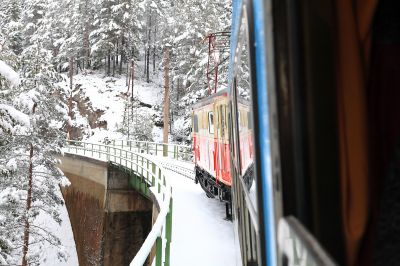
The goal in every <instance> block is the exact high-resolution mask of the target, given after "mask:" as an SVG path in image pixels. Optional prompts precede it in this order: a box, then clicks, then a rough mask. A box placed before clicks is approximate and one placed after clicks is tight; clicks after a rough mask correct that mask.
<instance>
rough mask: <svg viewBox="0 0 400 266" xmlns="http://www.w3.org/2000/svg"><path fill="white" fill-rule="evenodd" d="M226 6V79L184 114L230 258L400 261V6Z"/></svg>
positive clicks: (388, 1) (267, 2)
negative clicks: (229, 237) (230, 244)
mask: <svg viewBox="0 0 400 266" xmlns="http://www.w3.org/2000/svg"><path fill="white" fill-rule="evenodd" d="M232 5H233V8H232V27H231V32H230V43H229V46H230V59H229V73H228V84H227V86H226V88H224V89H221V90H216V89H215V90H214V92H213V93H211V95H210V96H209V97H208V98H206V99H204V100H203V102H202V103H199V105H197V106H195V107H194V108H193V114H192V115H193V120H195V119H197V120H199V121H200V119H201V121H202V123H203V124H202V130H203V131H200V128H198V131H196V130H194V131H196V132H194V133H193V137H194V153H195V157H196V156H197V158H195V160H196V161H195V164H196V180H197V181H198V182H200V183H201V184H202V187H203V188H204V189H205V190H206V191H208V192H206V193H208V196H214V197H217V196H218V197H219V198H220V199H221V200H223V201H226V202H229V204H231V217H232V220H233V223H234V227H235V235H236V237H235V240H236V241H237V243H236V244H237V245H236V246H237V254H238V256H237V265H249V266H253V265H273V266H274V265H349V266H353V265H397V264H398V262H399V261H400V258H399V257H400V252H399V251H400V230H399V227H398V223H397V218H398V217H399V214H400V207H399V206H400V204H399V200H398V195H400V171H399V169H400V123H399V121H400V105H399V104H398V102H399V100H400V90H399V84H400V75H398V73H400V64H399V63H398V62H400V45H399V44H400V27H399V26H398V25H400V16H398V10H400V2H399V1H394V0H368V1H363V3H362V4H361V3H360V1H356V0H337V1H330V0H319V1H311V0H305V1H294V0H233V2H232ZM217 102H219V103H220V104H217ZM217 106H222V109H223V110H224V111H223V112H221V114H219V113H218V112H220V111H219V110H218V108H216V107H217ZM210 112H211V113H212V115H211V116H210ZM196 115H197V118H195V116H196ZM200 117H201V118H200ZM210 121H212V123H211V125H212V126H213V128H214V129H213V131H210V128H211V126H210V124H207V123H210ZM207 126H208V127H207ZM207 128H208V129H207ZM194 129H195V128H194ZM207 130H208V131H207ZM222 130H223V131H224V133H223V135H222ZM205 153H208V155H207V156H208V159H206V158H204V157H202V156H203V155H204V154H205ZM207 160H208V161H207Z"/></svg>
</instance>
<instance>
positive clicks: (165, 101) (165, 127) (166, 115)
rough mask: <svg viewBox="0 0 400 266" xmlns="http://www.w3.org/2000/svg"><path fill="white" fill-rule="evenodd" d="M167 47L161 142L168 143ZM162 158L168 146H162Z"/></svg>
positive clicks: (166, 53)
mask: <svg viewBox="0 0 400 266" xmlns="http://www.w3.org/2000/svg"><path fill="white" fill-rule="evenodd" d="M169 53H170V51H169V47H166V48H165V51H164V56H165V62H164V131H163V142H164V143H168V129H169V126H168V124H169ZM163 154H164V156H167V155H168V146H167V145H164V149H163Z"/></svg>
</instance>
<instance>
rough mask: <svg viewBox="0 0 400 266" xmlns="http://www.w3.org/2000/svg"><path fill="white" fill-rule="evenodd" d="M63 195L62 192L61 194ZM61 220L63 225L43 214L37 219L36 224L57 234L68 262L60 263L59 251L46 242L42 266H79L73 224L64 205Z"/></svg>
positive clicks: (61, 207)
mask: <svg viewBox="0 0 400 266" xmlns="http://www.w3.org/2000/svg"><path fill="white" fill-rule="evenodd" d="M60 193H61V192H60ZM59 211H60V218H61V220H62V222H61V224H58V223H56V222H55V221H54V220H53V219H52V218H51V217H49V215H48V214H46V213H43V212H41V213H40V214H39V216H38V217H37V218H36V220H35V222H34V224H35V225H36V226H40V227H42V228H47V230H48V231H49V232H51V233H52V234H55V236H57V237H58V238H59V239H60V241H61V244H62V245H63V249H64V250H62V251H61V252H62V253H63V255H64V256H65V258H66V261H60V260H59V259H58V258H57V252H59V250H57V249H56V248H54V246H52V245H51V244H50V243H48V242H45V243H44V248H43V252H44V253H45V254H44V255H43V256H41V257H42V258H44V259H43V260H42V261H41V262H40V265H41V266H56V265H57V266H78V265H79V263H78V254H77V252H76V247H75V240H74V234H73V231H72V228H71V222H70V220H69V216H68V211H67V207H66V206H65V204H64V205H62V206H60V209H59Z"/></svg>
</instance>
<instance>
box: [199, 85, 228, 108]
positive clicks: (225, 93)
mask: <svg viewBox="0 0 400 266" xmlns="http://www.w3.org/2000/svg"><path fill="white" fill-rule="evenodd" d="M218 97H228V89H223V90H220V91H218V92H216V93H213V94H211V95H210V96H207V97H206V98H204V99H201V100H200V101H198V102H197V103H195V104H193V105H192V109H197V108H200V107H203V106H205V105H208V104H210V103H212V102H213V101H214V100H215V98H218Z"/></svg>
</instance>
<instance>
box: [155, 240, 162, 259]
mask: <svg viewBox="0 0 400 266" xmlns="http://www.w3.org/2000/svg"><path fill="white" fill-rule="evenodd" d="M161 262H162V239H161V236H159V237H157V241H156V266H161Z"/></svg>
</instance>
